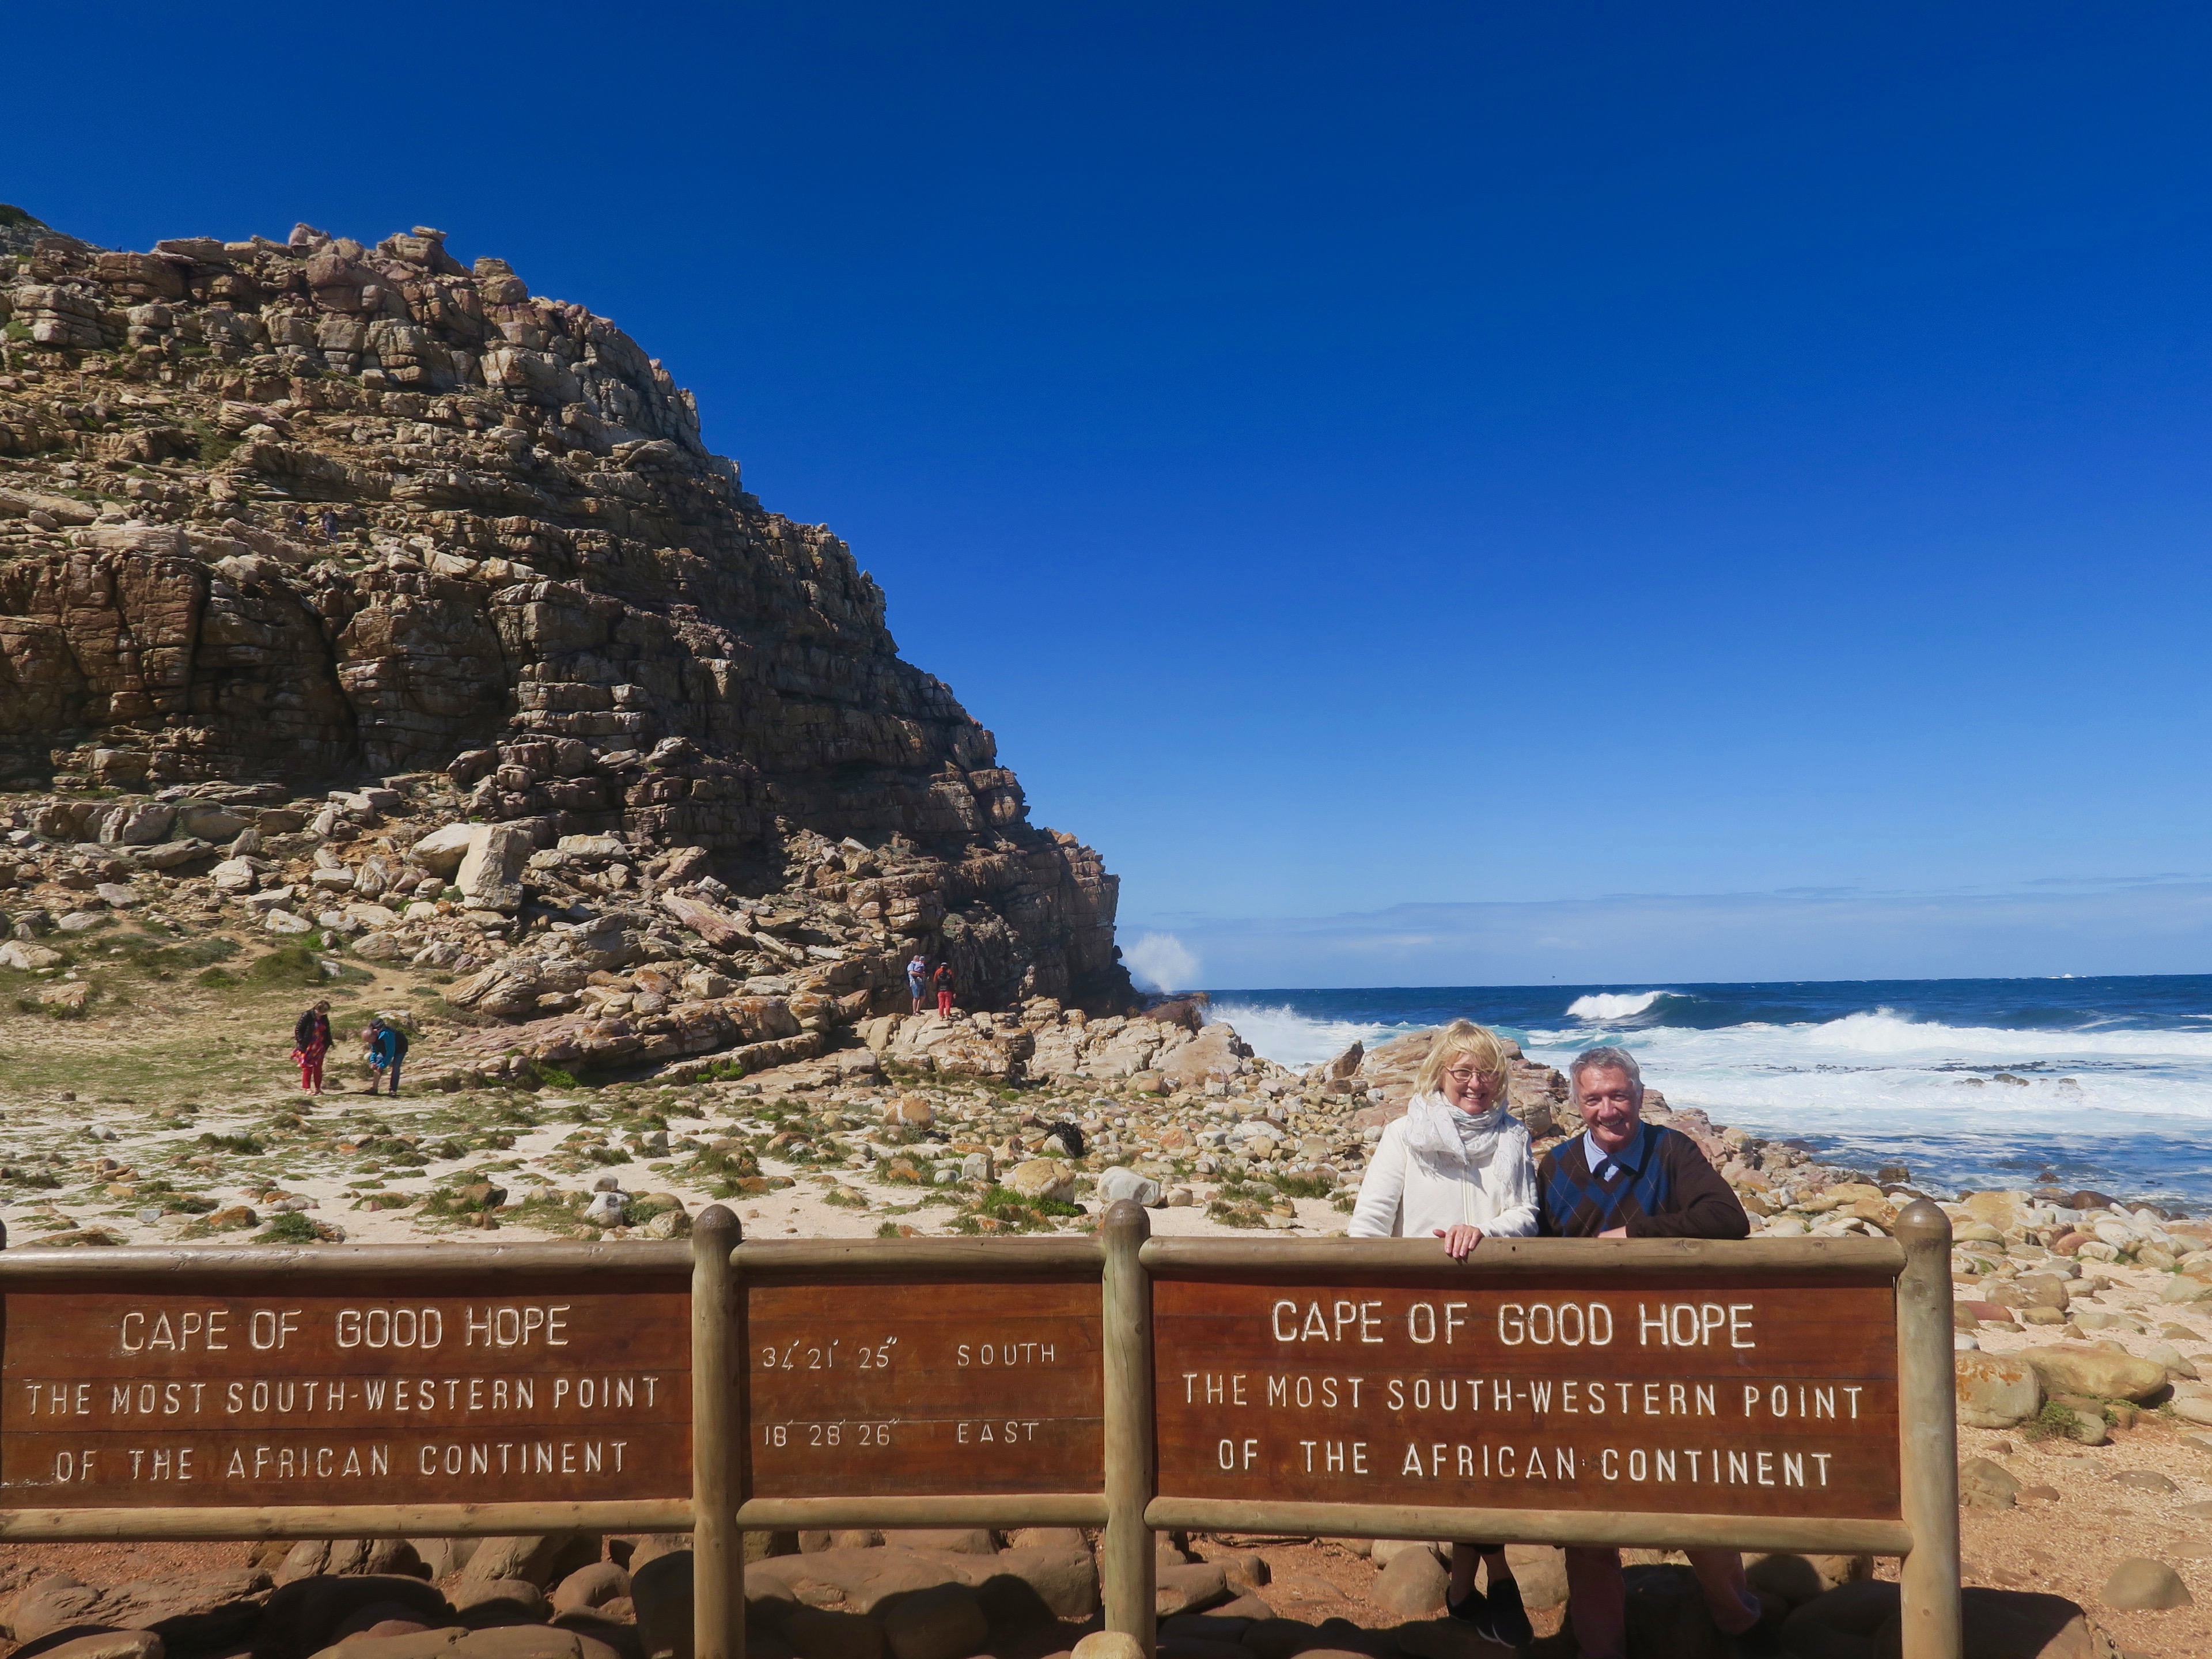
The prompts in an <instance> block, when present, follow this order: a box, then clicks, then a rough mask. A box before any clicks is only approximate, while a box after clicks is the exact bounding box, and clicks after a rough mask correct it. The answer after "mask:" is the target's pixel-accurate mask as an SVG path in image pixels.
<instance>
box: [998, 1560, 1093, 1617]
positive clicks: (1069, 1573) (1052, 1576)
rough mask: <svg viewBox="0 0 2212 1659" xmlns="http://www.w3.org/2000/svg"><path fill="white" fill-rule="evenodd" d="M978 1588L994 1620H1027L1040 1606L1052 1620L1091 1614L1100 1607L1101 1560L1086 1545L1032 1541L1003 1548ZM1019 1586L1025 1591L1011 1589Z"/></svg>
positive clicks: (1033, 1615) (1039, 1609) (1040, 1609)
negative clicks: (1009, 1589) (1016, 1591)
mask: <svg viewBox="0 0 2212 1659" xmlns="http://www.w3.org/2000/svg"><path fill="white" fill-rule="evenodd" d="M989 1567H990V1571H991V1577H988V1578H986V1579H985V1580H984V1581H983V1582H982V1583H981V1586H979V1588H980V1589H981V1592H982V1595H983V1611H984V1612H985V1613H987V1614H989V1615H990V1619H991V1622H992V1623H993V1624H994V1625H1009V1624H1012V1625H1026V1624H1029V1623H1030V1622H1032V1620H1033V1619H1034V1617H1035V1615H1036V1613H1038V1612H1039V1611H1042V1613H1046V1614H1049V1615H1050V1616H1051V1617H1052V1618H1054V1619H1088V1618H1089V1617H1090V1616H1091V1614H1092V1613H1096V1612H1097V1611H1098V1562H1097V1559H1096V1558H1095V1557H1093V1556H1092V1554H1091V1551H1090V1549H1089V1547H1087V1546H1085V1545H1082V1544H1075V1545H1072V1546H1071V1545H1052V1544H1031V1545H1024V1546H1023V1547H1020V1548H1018V1549H1010V1550H1005V1551H1002V1552H1000V1553H999V1554H998V1555H996V1556H994V1557H993V1558H992V1559H991V1560H990V1563H989ZM1017 1584H1018V1585H1019V1586H1020V1587H1021V1588H1022V1590H1023V1591H1024V1594H1022V1595H1018V1596H1016V1595H1009V1594H1007V1589H1008V1587H1009V1586H1012V1585H1017Z"/></svg>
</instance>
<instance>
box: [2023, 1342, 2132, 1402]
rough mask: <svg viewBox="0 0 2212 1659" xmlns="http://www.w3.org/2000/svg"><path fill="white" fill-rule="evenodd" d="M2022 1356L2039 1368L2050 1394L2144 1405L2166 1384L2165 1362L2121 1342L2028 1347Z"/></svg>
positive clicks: (2044, 1389) (2043, 1382) (2038, 1373)
mask: <svg viewBox="0 0 2212 1659" xmlns="http://www.w3.org/2000/svg"><path fill="white" fill-rule="evenodd" d="M2021 1358H2023V1359H2025V1360H2027V1363H2028V1364H2030V1365H2033V1367H2034V1368H2035V1375H2036V1380H2037V1381H2038V1382H2039V1383H2041V1384H2042V1385H2043V1392H2044V1393H2045V1394H2046V1395H2053V1394H2083V1395H2091V1396H2093V1397H2094V1398H2096V1399H2099V1400H2132V1401H2135V1402H2136V1403H2137V1404H2138V1405H2140V1404H2142V1402H2143V1401H2147V1400H2148V1399H2149V1398H2150V1397H2151V1396H2152V1395H2154V1394H2157V1393H2158V1392H2160V1390H2161V1389H2164V1388H2165V1387H2166V1367H2165V1366H2163V1365H2161V1364H2159V1363H2158V1362H2157V1361H2156V1360H2152V1359H2138V1358H2136V1357H2135V1356H2134V1355H2133V1354H2131V1353H2129V1352H2125V1351H2124V1350H2123V1349H2121V1348H2119V1347H2117V1346H2114V1347H2104V1346H2098V1347H2094V1348H2077V1347H2073V1346H2063V1347H2051V1348H2024V1349H2022V1350H2021Z"/></svg>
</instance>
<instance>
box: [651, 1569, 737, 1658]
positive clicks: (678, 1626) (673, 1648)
mask: <svg viewBox="0 0 2212 1659" xmlns="http://www.w3.org/2000/svg"><path fill="white" fill-rule="evenodd" d="M630 1569H631V1571H630V1576H629V1599H630V1604H631V1606H632V1607H634V1608H635V1611H636V1615H637V1635H638V1642H639V1644H640V1645H641V1647H643V1648H644V1650H645V1659H692V1654H693V1651H694V1649H693V1645H692V1640H691V1636H692V1628H691V1552H690V1550H688V1549H684V1550H670V1551H668V1552H667V1553H665V1554H662V1555H656V1556H653V1558H651V1559H649V1560H645V1561H641V1560H639V1559H637V1557H636V1556H635V1555H633V1556H631V1557H630ZM745 1589H746V1596H747V1600H748V1601H750V1599H751V1592H752V1575H751V1570H750V1568H748V1569H747V1570H746V1579H745Z"/></svg>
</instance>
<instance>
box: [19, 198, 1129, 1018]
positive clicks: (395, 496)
mask: <svg viewBox="0 0 2212 1659" xmlns="http://www.w3.org/2000/svg"><path fill="white" fill-rule="evenodd" d="M8 223H9V240H8V241H7V242H5V243H0V334H3V335H4V340H0V788H11V789H16V790H55V791H58V792H62V793H64V794H66V793H86V792H92V791H100V792H109V791H113V792H120V793H121V794H122V795H123V796H124V797H125V798H126V799H139V800H140V801H141V802H142V804H144V805H148V806H149V807H160V806H174V805H177V804H178V802H179V799H205V800H207V801H208V802H209V803H210V805H217V806H219V805H222V796H221V794H220V793H219V788H220V787H222V786H237V785H267V786H272V787H277V788H278V789H279V790H280V791H281V793H280V794H279V796H278V797H277V798H278V799H283V797H284V796H286V795H289V794H291V793H301V792H306V791H308V790H311V789H312V790H318V791H319V790H325V789H327V788H329V787H331V786H340V787H345V788H349V789H355V790H358V789H360V788H362V787H363V786H364V785H377V784H380V783H381V782H382V781H385V780H386V779H388V778H394V777H404V776H410V775H422V774H425V773H436V774H442V775H444V776H445V777H446V778H447V779H448V780H450V781H451V783H452V785H453V788H454V789H455V790H456V791H457V792H459V794H460V796H461V802H460V805H461V809H462V810H463V811H465V814H466V815H467V816H468V817H471V818H474V819H477V820H479V821H482V822H485V823H503V824H510V825H513V826H516V828H517V834H518V836H520V838H521V839H522V840H524V841H526V842H527V848H526V849H525V850H526V852H527V851H531V850H545V849H552V848H556V845H557V844H558V843H559V842H561V840H562V838H563V837H584V836H606V835H620V836H625V837H627V842H626V845H627V847H628V848H630V849H631V850H633V851H635V850H642V851H645V852H647V853H655V854H665V853H666V852H669V851H671V849H676V848H699V849H701V852H702V855H703V859H704V862H703V863H702V865H701V866H700V868H699V870H698V871H697V872H696V873H699V874H712V875H714V876H716V877H719V878H720V879H722V880H723V881H726V882H727V883H729V884H731V886H732V888H734V889H735V890H738V891H739V892H741V893H747V894H751V895H754V896H758V895H760V894H763V893H766V892H768V891H770V890H775V889H777V888H780V887H781V886H782V885H783V884H784V883H785V882H786V881H787V879H788V878H790V877H791V866H792V865H793V861H794V860H793V851H792V848H793V838H794V837H796V836H806V837H812V838H814V842H813V843H811V844H827V845H829V846H833V847H838V848H842V849H843V853H842V854H841V857H840V858H839V859H836V860H829V861H827V862H820V863H816V864H813V865H811V866H809V868H808V869H807V870H806V871H805V872H804V874H803V878H804V879H805V880H806V881H808V882H810V883H811V884H815V885H816V886H817V887H819V888H821V889H823V890H835V891H836V892H837V893H838V894H839V895H840V896H842V898H844V899H845V900H846V901H847V902H848V903H849V904H850V906H851V907H852V908H853V909H854V912H855V913H856V914H857V915H860V916H861V917H862V918H864V919H866V920H868V921H873V922H876V923H879V924H880V926H881V927H882V929H883V930H884V932H885V933H887V934H888V935H890V936H891V937H893V938H895V939H896V940H898V941H899V942H900V944H899V946H898V947H897V948H905V947H907V946H909V945H921V946H922V947H923V948H924V949H925V950H926V951H928V952H929V953H930V954H932V955H946V956H949V957H951V959H952V960H953V962H954V963H955V964H956V967H957V969H958V970H959V972H960V974H961V978H962V989H963V998H964V999H967V1000H974V1001H978V1002H982V1003H985V1004H987V1005H999V1006H1003V1005H1004V1004H1006V1003H1008V1002H1011V1001H1013V1000H1018V999H1021V998H1024V997H1030V996H1049V997H1055V998H1060V999H1063V1000H1070V1001H1073V1002H1077V1003H1079V1004H1082V1005H1084V1006H1091V1007H1097V1008H1100V1009H1102V1010H1103V1009H1109V1008H1118V1007H1119V1006H1122V1005H1123V1004H1124V1003H1126V1002H1127V1000H1128V987H1127V977H1126V975H1124V974H1123V973H1122V971H1121V967H1120V964H1119V961H1118V957H1117V953H1116V952H1115V948H1114V944H1113V918H1114V908H1115V881H1114V878H1112V877H1110V876H1109V875H1108V874H1107V873H1106V872H1105V871H1104V869H1103V866H1102V865H1101V863H1100V860H1099V859H1098V858H1097V854H1094V853H1092V852H1091V851H1090V850H1089V849H1088V848H1084V847H1082V846H1080V845H1079V844H1078V843H1077V842H1075V841H1074V839H1073V837H1071V836H1064V835H1060V834H1057V833H1054V832H1053V831H1050V830H1046V829H1039V828H1037V827H1035V826H1033V825H1031V824H1030V823H1029V822H1028V817H1027V808H1026V805H1025V803H1024V799H1023V795H1022V791H1021V786H1020V784H1019V783H1018V781H1017V780H1016V779H1015V777H1014V775H1013V774H1012V772H1010V771H1008V770H1006V769H1005V768H1003V767H1002V766H1000V763H999V759H998V756H997V752H996V745H995V743H994V739H993V738H992V735H991V733H990V732H987V731H986V730H984V729H983V727H982V726H980V725H979V724H977V722H976V721H975V720H973V719H972V718H970V716H969V714H968V713H967V711H966V710H965V709H963V708H962V707H961V706H960V704H959V702H958V701H957V699H956V698H955V697H954V696H953V695H952V693H951V690H949V689H948V688H947V687H946V686H945V684H943V683H941V682H940V681H939V680H937V679H936V678H933V677H932V676H930V675H929V674H927V673H925V672H924V671H921V670H920V669H918V668H916V667H915V666H913V665H910V664H908V663H907V662H905V661H903V660H902V659H901V658H900V657H899V655H898V652H897V647H896V642H895V641H893V639H892V638H891V635H890V633H889V631H888V630H887V629H886V628H885V627H884V592H883V590H882V589H881V588H880V587H878V586H877V584H876V583H875V581H874V580H872V578H871V577H870V576H869V575H868V574H866V572H865V571H863V570H861V569H860V568H859V566H858V565H857V563H856V562H854V557H853V555H852V553H851V551H850V550H848V548H847V547H846V545H845V544H844V543H842V541H840V540H838V539H837V538H836V537H835V536H833V535H831V534H830V533H829V532H828V531H827V530H826V529H823V528H822V527H820V526H807V525H799V524H794V523H793V522H792V521H790V520H787V519H784V518H782V517H781V516H779V515H777V514H775V513H769V512H766V511H764V510H763V508H762V507H761V506H760V503H759V502H758V501H757V500H756V499H755V498H754V497H753V496H752V495H750V494H748V493H747V492H746V491H745V490H744V488H743V486H742V484H741V483H740V481H739V477H738V467H737V465H735V463H733V462H732V461H729V460H727V459H724V458H721V457H720V456H716V455H714V454H711V453H708V450H707V448H706V447H705V446H704V444H703V443H702V441H701V438H700V433H699V421H698V413H697V410H696V406H695V404H694V403H693V401H692V398H691V397H690V393H688V392H684V391H683V390H682V389H680V388H679V387H678V386H677V385H676V383H675V381H674V380H673V379H672V378H671V375H670V374H669V372H668V371H667V369H666V368H664V367H663V366H662V364H661V363H660V362H658V361H657V360H655V359H653V358H650V357H648V356H647V355H646V353H645V351H644V349H642V348H641V347H640V346H639V345H638V344H637V343H635V341H633V340H632V339H630V337H629V336H628V335H626V334H624V333H623V331H621V330H620V329H619V328H617V327H616V326H615V325H614V324H612V323H611V322H610V321H608V320H607V319H605V318H603V317H599V316H595V315H594V314H592V313H591V312H590V311H588V310H586V308H584V307H581V306H577V305H571V304H567V303H564V302H562V301H552V300H546V299H542V298H539V297H537V296H534V295H532V294H531V292H530V290H529V289H528V287H527V285H526V283H524V282H523V280H522V279H521V278H520V276H517V275H516V274H515V273H514V272H513V270H511V269H510V268H509V267H508V266H507V264H505V263H504V262H503V261H501V260H498V259H491V258H485V259H479V260H477V262H476V263H475V265H474V266H473V268H465V267H464V266H462V265H461V264H459V262H458V261H456V260H455V259H454V258H453V257H452V256H451V255H450V254H449V253H447V251H446V247H445V241H444V237H443V234H442V233H441V232H438V231H435V230H431V229H428V228H421V227H417V228H416V229H414V230H412V231H410V232H408V233H406V234H399V235H395V236H392V237H389V238H387V239H386V240H384V241H383V242H381V243H379V244H377V245H376V246H373V247H371V246H364V245H363V244H361V243H359V242H356V241H353V240H349V239H346V238H343V237H332V236H329V235H326V234H324V233H323V232H321V231H319V230H315V229H313V228H311V227H308V226H306V225H301V226H300V227H298V228H295V230H294V231H293V232H292V234H291V235H290V237H289V240H286V241H284V242H281V243H280V242H275V241H270V240H264V239H261V238H256V239H254V240H251V241H245V242H228V243H226V242H222V241H217V240H211V239H207V238H185V239H182V240H173V241H165V242H161V243H159V244H157V245H156V246H155V248H154V250H153V251H152V252H145V253H138V252H109V251H104V250H100V249H98V248H94V247H92V246H88V245H87V244H84V243H82V242H79V241H76V240H73V239H70V238H67V237H63V236H58V235H55V234H50V233H47V232H46V230H45V228H44V227H42V226H39V225H38V224H37V223H36V222H34V221H27V218H26V217H25V216H21V215H20V214H19V215H17V216H16V217H15V219H13V220H10V221H9V222H8ZM26 242H27V246H24V245H25V244H26ZM165 838H166V831H163V832H160V833H157V832H155V830H154V829H152V828H151V827H150V821H149V827H147V828H145V829H143V831H142V830H135V829H134V830H132V831H131V832H130V833H129V834H128V835H127V836H125V837H124V839H126V840H127V841H129V842H131V844H141V843H147V844H150V843H154V842H161V841H162V840H164V839H165ZM480 850H483V849H471V856H473V855H474V854H475V853H476V852H477V851H480ZM886 852H888V854H889V855H890V856H889V857H888V859H887V858H886V856H885V854H886ZM513 862H515V860H513V859H511V858H508V857H507V848H504V847H502V848H500V849H497V857H496V858H493V859H491V860H489V862H488V861H485V860H479V862H478V865H477V870H476V871H475V872H470V871H468V870H466V869H465V870H464V872H463V873H462V876H461V878H460V882H459V884H460V885H461V887H462V888H463V890H464V891H465V893H467V894H468V895H469V896H470V898H471V902H477V901H479V900H489V901H492V902H489V903H488V904H487V906H486V908H508V907H505V906H503V905H501V903H499V902H496V901H498V900H500V899H501V897H502V896H505V895H507V894H508V893H510V892H511V891H513V890H514V889H515V887H516V885H517V884H518V882H519V881H520V872H518V871H513V870H510V869H508V868H507V866H509V865H512V864H513ZM886 862H889V863H892V864H896V866H897V870H896V873H892V872H889V871H887V870H885V869H884V867H883V866H884V864H885V863H886ZM492 863H497V864H499V866H500V869H499V870H498V871H495V872H493V874H492V875H491V876H490V877H489V878H487V879H489V881H490V885H489V886H488V887H486V888H485V890H484V891H483V893H477V892H476V891H475V890H472V889H471V873H475V874H479V875H481V874H483V872H484V871H486V870H488V869H489V868H490V866H491V864H492Z"/></svg>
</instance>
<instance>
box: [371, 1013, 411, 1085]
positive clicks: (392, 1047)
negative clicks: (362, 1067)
mask: <svg viewBox="0 0 2212 1659" xmlns="http://www.w3.org/2000/svg"><path fill="white" fill-rule="evenodd" d="M406 1058H407V1033H406V1032H404V1031H403V1030H400V1029H399V1028H398V1026H397V1025H393V1024H389V1023H388V1022H386V1020H384V1019H382V1018H376V1019H373V1020H371V1021H369V1023H368V1064H369V1067H370V1071H371V1075H370V1077H369V1079H368V1091H369V1093H371V1094H374V1093H375V1092H376V1084H377V1079H379V1078H388V1079H390V1081H391V1085H392V1087H391V1091H390V1092H392V1094H395V1095H396V1094H398V1092H399V1062H400V1061H401V1060H404V1059H406Z"/></svg>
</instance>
